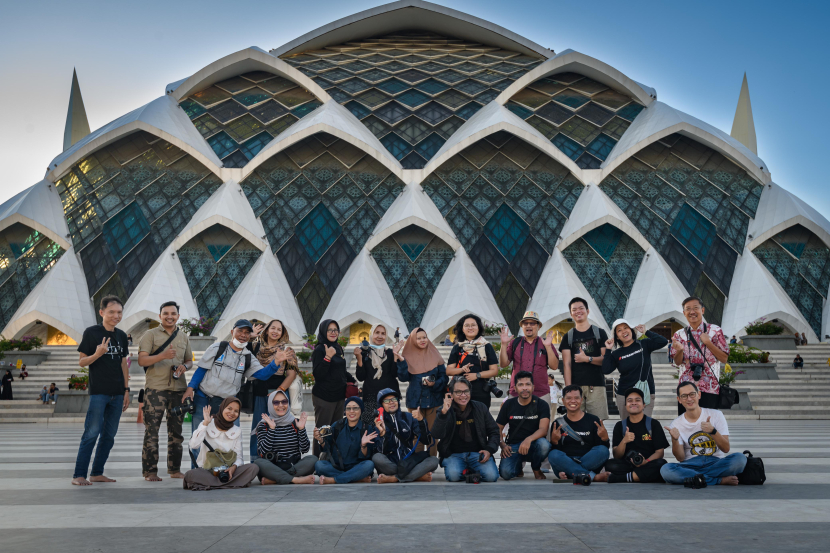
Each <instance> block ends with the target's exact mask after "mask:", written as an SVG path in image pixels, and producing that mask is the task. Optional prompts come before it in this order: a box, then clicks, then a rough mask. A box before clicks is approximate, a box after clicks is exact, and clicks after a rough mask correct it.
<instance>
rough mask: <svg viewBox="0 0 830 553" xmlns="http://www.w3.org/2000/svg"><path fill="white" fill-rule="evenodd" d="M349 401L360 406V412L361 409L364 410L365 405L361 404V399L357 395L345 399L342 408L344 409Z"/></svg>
mask: <svg viewBox="0 0 830 553" xmlns="http://www.w3.org/2000/svg"><path fill="white" fill-rule="evenodd" d="M350 403H354V404H356V405H357V406H358V407H360V412H361V413H363V411H365V410H366V406H365V405H363V400H362V399H360V398H359V397H358V396H352V397H350V398H349V399H347V400H346V404H345V405H344V406H343V409H345V408H346V407H348V406H349V404H350ZM343 412H344V413H345V411H343Z"/></svg>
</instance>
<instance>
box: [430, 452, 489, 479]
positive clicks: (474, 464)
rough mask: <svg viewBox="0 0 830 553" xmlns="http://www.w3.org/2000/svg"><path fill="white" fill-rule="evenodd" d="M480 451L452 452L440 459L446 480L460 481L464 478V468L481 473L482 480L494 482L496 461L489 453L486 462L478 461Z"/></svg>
mask: <svg viewBox="0 0 830 553" xmlns="http://www.w3.org/2000/svg"><path fill="white" fill-rule="evenodd" d="M479 455H480V453H479V452H478V451H473V452H471V453H453V454H452V455H450V456H449V457H446V458H445V459H444V460H443V461H441V466H442V467H444V477H445V478H446V479H447V482H461V481H462V480H464V475H463V474H462V473H463V472H464V469H469V470H470V471H472V472H477V473H479V474H480V475H481V479H482V481H484V482H495V481H496V480H498V479H499V469H497V468H496V461H495V460H494V459H493V456H492V455H491V456H490V458H489V459H488V460H487V462H486V463H484V464H483V465H482V464H481V463H479V462H478V459H479Z"/></svg>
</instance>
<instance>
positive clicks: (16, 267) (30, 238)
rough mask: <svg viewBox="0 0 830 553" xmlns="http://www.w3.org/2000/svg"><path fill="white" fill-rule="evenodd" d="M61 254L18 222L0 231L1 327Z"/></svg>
mask: <svg viewBox="0 0 830 553" xmlns="http://www.w3.org/2000/svg"><path fill="white" fill-rule="evenodd" d="M63 254H64V249H63V248H61V247H60V246H59V245H57V244H56V243H55V242H53V241H52V240H50V239H48V238H46V237H45V236H43V234H41V233H39V232H38V231H36V230H33V229H31V228H29V227H27V226H26V225H23V224H21V223H14V224H13V225H10V226H9V227H8V228H6V229H4V230H3V231H2V232H0V323H2V325H3V326H5V325H6V324H7V323H8V322H9V321H10V320H11V318H12V315H14V312H15V311H17V308H18V307H20V304H21V303H23V300H24V299H26V296H28V295H29V292H31V291H32V290H34V289H35V286H37V283H38V282H40V280H41V279H42V278H43V276H44V275H45V274H46V273H47V271H49V269H51V268H52V267H53V266H54V265H55V263H57V262H58V259H60V257H61V256H62V255H63Z"/></svg>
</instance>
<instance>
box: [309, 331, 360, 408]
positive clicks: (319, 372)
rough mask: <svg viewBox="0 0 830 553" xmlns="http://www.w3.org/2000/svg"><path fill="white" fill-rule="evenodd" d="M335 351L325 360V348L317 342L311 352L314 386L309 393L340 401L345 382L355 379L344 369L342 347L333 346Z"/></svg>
mask: <svg viewBox="0 0 830 553" xmlns="http://www.w3.org/2000/svg"><path fill="white" fill-rule="evenodd" d="M334 349H335V350H336V351H337V353H335V354H334V356H333V357H332V358H331V359H330V360H328V361H326V348H325V346H324V345H323V344H317V347H315V348H314V352H313V353H312V354H311V374H312V375H314V386H313V387H312V388H311V395H314V396H317V397H319V398H320V399H322V400H323V401H331V402H335V401H340V400H342V399H344V398H345V397H346V383H347V382H354V381H355V379H354V377H353V376H352V375H351V373H349V371H348V370H346V368H347V367H346V360H345V359H344V358H343V354H342V351H343V350H342V348H334Z"/></svg>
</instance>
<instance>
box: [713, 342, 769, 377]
mask: <svg viewBox="0 0 830 553" xmlns="http://www.w3.org/2000/svg"><path fill="white" fill-rule="evenodd" d="M764 359H766V360H767V361H768V360H769V353H767V352H764V351H761V350H759V349H758V348H752V347H748V346H742V345H741V344H729V358H728V359H727V361H726V362H727V363H728V364H729V366H730V367H731V369H732V372H733V374H734V375H735V377H734V378H735V380H778V371H776V370H775V367H776V364H775V363H769V362H764ZM722 372H723V371H722Z"/></svg>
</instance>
